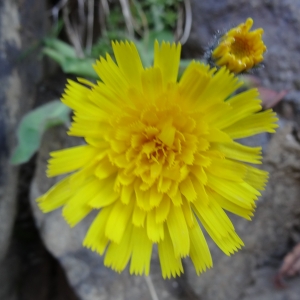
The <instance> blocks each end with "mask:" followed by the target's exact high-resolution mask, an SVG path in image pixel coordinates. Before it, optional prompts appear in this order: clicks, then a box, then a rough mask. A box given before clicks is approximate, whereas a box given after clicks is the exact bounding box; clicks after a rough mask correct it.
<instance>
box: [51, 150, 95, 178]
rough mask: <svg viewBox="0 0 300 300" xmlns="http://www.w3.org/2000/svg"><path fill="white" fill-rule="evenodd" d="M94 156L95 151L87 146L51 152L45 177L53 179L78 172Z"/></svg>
mask: <svg viewBox="0 0 300 300" xmlns="http://www.w3.org/2000/svg"><path fill="white" fill-rule="evenodd" d="M96 154H97V149H96V148H94V147H91V146H89V145H84V146H77V147H73V148H69V149H65V150H58V151H54V152H51V153H50V155H51V156H52V158H51V159H50V160H49V164H48V171H47V175H48V176H49V177H53V176H57V175H60V174H64V173H68V172H72V171H75V170H78V169H80V168H82V167H83V166H85V165H86V164H87V163H89V162H90V161H91V160H92V159H93V158H94V157H95V156H96Z"/></svg>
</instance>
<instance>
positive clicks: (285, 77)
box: [186, 0, 300, 90]
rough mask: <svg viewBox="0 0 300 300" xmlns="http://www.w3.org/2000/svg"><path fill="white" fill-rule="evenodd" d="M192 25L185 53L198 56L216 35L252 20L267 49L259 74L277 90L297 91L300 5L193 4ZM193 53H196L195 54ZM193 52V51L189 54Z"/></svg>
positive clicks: (241, 0) (289, 1) (286, 0)
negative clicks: (187, 50) (260, 28)
mask: <svg viewBox="0 0 300 300" xmlns="http://www.w3.org/2000/svg"><path fill="white" fill-rule="evenodd" d="M191 2H192V8H193V9H192V12H193V23H192V31H191V35H190V39H189V41H188V43H187V45H186V46H187V49H190V51H191V54H192V56H195V55H197V54H198V57H199V54H200V53H201V49H202V48H205V47H206V46H208V45H209V43H211V42H212V41H213V38H212V37H213V36H215V34H216V33H217V32H218V31H221V32H223V31H226V29H229V28H231V27H232V26H236V25H238V24H240V23H242V22H244V21H245V20H246V19H247V18H249V17H251V18H253V20H254V26H253V27H254V28H259V27H262V28H263V29H264V32H265V33H264V36H263V39H264V42H265V44H266V45H267V48H268V50H267V53H266V55H265V60H264V65H265V68H263V69H261V70H259V72H258V74H259V75H260V77H261V78H262V79H263V82H264V84H265V85H267V86H269V87H272V88H274V89H276V90H280V89H289V90H290V89H291V90H293V89H297V90H300V64H299V63H296V61H297V59H298V57H299V48H300V40H299V39H298V38H296V37H297V36H298V33H299V28H300V2H299V1H294V0H250V1H248V0H222V1H198V0H192V1H191ZM195 49H199V50H198V52H197V51H196V50H195ZM192 50H193V51H192Z"/></svg>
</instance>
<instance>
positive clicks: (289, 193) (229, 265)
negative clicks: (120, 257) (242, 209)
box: [188, 125, 300, 300]
mask: <svg viewBox="0 0 300 300" xmlns="http://www.w3.org/2000/svg"><path fill="white" fill-rule="evenodd" d="M299 155H300V144H299V143H298V142H297V141H296V139H295V137H294V135H293V130H292V126H291V125H289V126H287V127H285V128H284V130H282V131H280V132H279V133H278V134H276V135H275V136H274V138H273V140H272V141H271V143H270V146H269V149H268V151H267V154H266V157H265V168H266V169H268V170H269V172H270V180H269V183H268V185H267V189H266V191H265V192H264V193H263V196H262V198H260V199H259V201H258V207H257V210H256V213H255V216H254V218H253V221H252V222H247V221H245V220H243V219H240V218H236V217H232V220H233V223H234V225H235V227H236V230H237V232H238V234H239V235H240V236H241V238H242V239H243V241H244V243H245V247H244V249H243V250H242V251H240V252H238V253H236V254H235V255H233V256H231V257H226V256H224V254H222V253H221V252H220V251H219V250H218V249H217V248H216V246H215V245H213V244H212V243H211V245H210V248H211V249H212V255H213V259H214V267H213V269H211V270H209V271H208V272H207V273H205V274H203V275H201V276H200V277H196V276H194V271H193V270H192V269H191V268H188V273H189V276H188V278H189V283H190V285H191V286H192V287H194V288H195V292H196V293H197V294H198V295H199V296H200V299H206V300H225V299H230V300H244V299H245V300H246V299H247V300H250V299H257V300H271V299H272V300H273V299H290V300H292V299H298V298H297V297H299V294H300V286H299V283H298V282H297V280H290V281H289V282H288V287H287V288H286V289H283V290H278V289H276V287H275V284H274V278H275V275H276V272H277V270H278V268H279V266H280V263H281V259H282V257H283V256H284V254H286V253H287V252H288V251H289V250H290V249H291V244H293V243H295V242H297V241H300V239H299V232H298V230H297V228H299V227H298V226H299V225H300V218H299V214H300V210H299V196H300V187H299V184H298V182H299V171H300V159H299ZM212 283H213V284H212Z"/></svg>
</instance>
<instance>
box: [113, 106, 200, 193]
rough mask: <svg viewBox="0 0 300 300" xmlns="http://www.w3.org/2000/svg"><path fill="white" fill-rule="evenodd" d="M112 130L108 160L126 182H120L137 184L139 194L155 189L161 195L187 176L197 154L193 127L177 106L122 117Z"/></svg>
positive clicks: (190, 118)
mask: <svg viewBox="0 0 300 300" xmlns="http://www.w3.org/2000/svg"><path fill="white" fill-rule="evenodd" d="M129 121H130V122H129ZM112 127H113V128H114V129H113V134H112V138H111V139H110V140H109V142H110V144H111V150H110V152H109V159H110V161H111V163H112V164H113V165H116V166H117V167H118V168H119V171H118V172H119V174H118V175H119V176H121V177H122V178H124V177H126V178H127V179H126V180H124V182H127V181H132V182H133V181H135V180H138V181H139V182H140V184H141V185H140V188H141V189H142V190H148V189H149V188H151V187H152V186H153V185H157V190H158V191H159V192H162V193H165V192H167V191H168V190H169V189H170V187H171V185H172V184H173V183H175V184H176V185H178V183H180V182H181V181H182V180H183V179H184V178H185V177H186V176H187V175H188V168H187V167H188V165H192V164H193V161H194V154H195V153H196V152H197V150H198V136H197V126H196V122H195V120H194V118H192V117H191V116H189V115H188V114H185V113H184V112H182V111H181V110H180V108H178V107H177V106H173V107H171V108H168V109H158V108H157V107H148V108H147V109H146V110H145V111H144V112H143V113H141V114H140V115H135V113H131V115H130V116H128V115H126V116H125V115H124V116H123V117H121V118H120V119H119V120H118V121H117V124H113V126H112ZM116 146H117V147H116ZM121 184H122V183H121Z"/></svg>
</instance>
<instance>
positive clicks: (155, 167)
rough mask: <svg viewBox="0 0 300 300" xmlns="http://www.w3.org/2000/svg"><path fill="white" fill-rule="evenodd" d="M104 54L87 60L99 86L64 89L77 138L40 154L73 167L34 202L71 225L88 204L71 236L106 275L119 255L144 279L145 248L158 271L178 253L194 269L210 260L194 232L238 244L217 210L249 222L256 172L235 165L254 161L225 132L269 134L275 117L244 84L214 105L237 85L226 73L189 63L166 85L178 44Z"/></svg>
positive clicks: (261, 179) (58, 166)
mask: <svg viewBox="0 0 300 300" xmlns="http://www.w3.org/2000/svg"><path fill="white" fill-rule="evenodd" d="M113 50H114V54H115V58H116V63H115V62H114V60H113V59H112V58H111V57H110V56H109V55H107V56H106V59H104V58H100V60H99V61H97V63H96V65H95V70H96V72H97V73H98V75H99V77H100V78H101V80H102V81H98V82H97V83H96V84H93V83H90V82H88V81H86V80H79V81H81V82H82V83H83V84H85V85H82V84H79V83H76V82H74V81H69V83H68V85H67V88H66V90H65V93H64V95H63V99H62V101H63V102H64V103H65V104H66V105H68V106H69V107H71V108H72V109H73V110H74V121H73V123H72V127H71V129H70V131H69V134H70V135H73V136H79V137H84V139H85V141H86V143H87V144H86V145H82V146H78V147H73V148H70V149H66V150H60V151H55V152H52V153H51V156H52V158H51V159H50V161H49V169H48V175H49V176H56V175H60V174H63V173H68V172H74V173H72V174H71V175H69V176H68V177H66V178H65V179H63V180H62V181H60V182H59V183H58V184H56V185H55V186H54V187H53V188H51V189H50V190H49V191H48V192H47V193H46V194H44V195H43V196H41V197H40V198H39V199H38V202H39V205H40V207H41V209H42V210H43V211H44V212H48V211H51V210H54V209H56V208H58V207H61V206H63V216H64V218H65V219H66V221H67V222H68V223H69V224H70V225H71V226H75V225H76V224H77V223H78V222H80V221H81V220H82V219H83V218H84V217H85V216H86V215H87V214H88V213H90V212H91V211H92V210H98V211H99V213H98V215H97V217H96V218H95V220H94V221H93V223H92V225H91V227H90V229H89V231H88V232H87V235H86V237H85V240H84V242H83V243H84V246H86V247H88V248H91V249H92V250H94V251H97V252H98V253H99V254H100V255H103V254H104V253H105V259H104V264H105V265H106V266H108V267H111V268H112V269H114V270H116V271H118V272H121V271H122V270H123V269H124V268H125V267H126V265H127V264H128V263H129V261H130V273H131V274H143V273H145V274H148V273H149V270H150V260H151V252H152V247H153V244H157V246H158V254H159V259H160V263H161V268H162V275H163V277H164V278H165V277H171V276H176V275H180V273H181V272H183V268H182V263H181V259H182V258H183V257H186V256H189V257H190V258H191V260H192V262H193V264H194V266H195V269H196V272H197V274H199V273H201V272H202V271H204V270H206V268H210V267H211V266H212V259H211V255H210V251H209V249H208V246H207V243H206V240H205V238H204V235H203V233H202V229H203V228H204V229H205V230H206V231H207V232H208V234H209V235H210V236H211V238H212V239H213V240H214V241H215V243H216V244H217V245H218V246H219V247H220V248H221V249H222V250H223V251H224V252H225V253H226V254H227V255H230V254H232V253H234V252H235V251H237V250H238V249H239V248H240V247H241V246H242V245H243V242H242V241H241V239H240V238H239V237H238V235H237V234H236V232H235V229H234V227H233V225H232V223H231V221H230V219H229V218H228V216H227V214H226V213H225V210H226V211H230V212H232V213H235V214H237V215H239V216H241V217H244V218H246V219H250V217H251V216H252V213H253V210H254V208H255V201H256V200H257V198H258V196H259V195H260V193H259V190H262V189H263V187H264V185H265V183H266V181H267V176H268V175H267V172H265V171H262V170H259V169H257V168H254V167H252V166H249V165H247V164H245V162H246V163H252V164H259V163H261V148H260V147H254V148H252V147H247V146H243V145H241V144H239V143H238V142H235V141H234V139H238V138H244V137H247V136H251V135H254V134H257V133H261V132H266V131H267V132H274V128H276V127H277V125H276V124H275V123H274V122H275V121H276V116H275V113H273V112H272V110H267V111H264V112H260V110H261V101H260V100H259V99H258V98H257V97H258V93H257V90H256V89H251V90H248V91H246V92H243V93H240V94H237V95H235V96H233V97H231V98H230V99H229V100H226V99H228V97H229V96H230V95H232V93H234V92H235V91H236V89H237V88H238V87H239V86H240V85H241V82H240V81H239V80H238V79H237V78H236V77H235V76H234V75H233V74H232V73H230V72H229V71H228V70H227V69H226V68H221V69H220V70H219V71H216V69H210V67H209V66H207V65H204V64H201V63H198V62H192V63H191V64H190V65H189V66H188V68H187V69H186V70H185V72H184V74H183V76H182V77H181V79H180V81H179V82H178V81H177V76H178V67H179V62H180V45H179V44H177V45H176V44H169V43H162V44H161V45H159V44H158V42H156V43H155V57H154V64H153V66H152V67H150V68H147V69H145V68H144V67H143V65H142V63H141V60H140V57H139V54H138V52H137V49H136V47H135V45H134V44H133V43H132V42H125V43H123V42H121V43H118V42H116V43H113ZM86 85H88V87H87V86H86Z"/></svg>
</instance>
